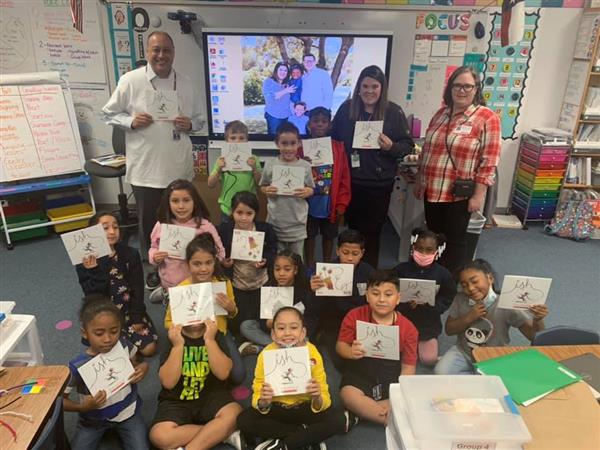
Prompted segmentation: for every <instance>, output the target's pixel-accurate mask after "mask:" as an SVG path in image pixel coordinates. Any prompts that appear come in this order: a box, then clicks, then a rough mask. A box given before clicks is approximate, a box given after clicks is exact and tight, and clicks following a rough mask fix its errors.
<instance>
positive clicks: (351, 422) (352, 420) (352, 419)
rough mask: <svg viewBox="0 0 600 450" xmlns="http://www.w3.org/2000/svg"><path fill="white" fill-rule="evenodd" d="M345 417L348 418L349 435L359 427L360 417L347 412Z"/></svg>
mask: <svg viewBox="0 0 600 450" xmlns="http://www.w3.org/2000/svg"><path fill="white" fill-rule="evenodd" d="M344 416H346V433H348V432H349V431H350V430H351V429H352V428H354V427H355V426H356V425H358V416H357V415H356V414H354V413H353V412H351V411H347V410H346V411H344ZM323 445H324V444H323Z"/></svg>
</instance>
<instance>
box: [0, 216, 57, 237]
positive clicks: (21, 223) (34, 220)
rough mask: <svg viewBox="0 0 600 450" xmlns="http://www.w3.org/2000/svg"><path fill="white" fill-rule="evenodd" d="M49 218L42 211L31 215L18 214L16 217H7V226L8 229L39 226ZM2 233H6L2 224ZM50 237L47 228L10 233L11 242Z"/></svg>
mask: <svg viewBox="0 0 600 450" xmlns="http://www.w3.org/2000/svg"><path fill="white" fill-rule="evenodd" d="M46 222H48V218H47V217H46V216H45V214H44V213H43V212H42V211H37V212H32V213H29V214H18V215H15V216H8V217H6V224H7V226H8V229H9V230H11V229H13V228H19V227H26V226H29V225H37V224H38V223H46ZM0 231H2V233H4V226H3V225H1V224H0ZM43 236H48V228H47V227H39V228H32V229H30V230H23V231H16V232H14V233H10V240H11V241H24V240H26V239H32V238H36V237H43Z"/></svg>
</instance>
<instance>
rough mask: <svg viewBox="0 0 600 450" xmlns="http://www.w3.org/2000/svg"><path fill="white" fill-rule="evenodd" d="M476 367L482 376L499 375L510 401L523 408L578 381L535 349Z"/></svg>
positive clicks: (565, 369) (577, 376)
mask: <svg viewBox="0 0 600 450" xmlns="http://www.w3.org/2000/svg"><path fill="white" fill-rule="evenodd" d="M475 366H476V367H477V370H478V371H479V372H480V373H481V374H483V375H498V376H499V377H500V378H501V379H502V382H503V383H504V385H505V386H506V389H507V390H508V392H509V393H510V396H511V397H512V398H513V400H514V401H516V402H517V403H520V404H522V405H525V406H527V405H529V404H531V403H533V402H534V401H535V400H537V399H538V398H541V397H543V396H544V395H547V394H549V393H551V392H553V391H555V390H557V389H561V388H563V387H565V386H568V385H569V384H572V383H575V382H577V381H579V380H581V377H580V376H579V375H578V374H576V373H575V372H572V371H571V370H569V369H567V368H566V367H565V366H563V365H562V364H559V363H558V362H556V361H554V360H553V359H551V358H549V357H547V356H546V355H544V354H543V353H541V352H539V351H537V350H535V349H527V350H523V351H520V352H516V353H510V354H508V355H505V356H500V357H498V358H494V359H489V360H487V361H482V362H480V363H476V364H475Z"/></svg>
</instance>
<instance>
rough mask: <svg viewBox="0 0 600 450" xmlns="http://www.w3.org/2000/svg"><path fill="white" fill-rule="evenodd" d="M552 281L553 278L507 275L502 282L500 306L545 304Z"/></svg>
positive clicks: (513, 306) (510, 307)
mask: <svg viewBox="0 0 600 450" xmlns="http://www.w3.org/2000/svg"><path fill="white" fill-rule="evenodd" d="M551 283H552V278H537V277H528V276H525V275H506V276H505V277H504V281H503V282H502V291H501V292H500V299H499V300H498V308H504V309H526V308H529V307H530V306H532V305H542V304H545V303H546V298H548V292H549V291H550V284H551Z"/></svg>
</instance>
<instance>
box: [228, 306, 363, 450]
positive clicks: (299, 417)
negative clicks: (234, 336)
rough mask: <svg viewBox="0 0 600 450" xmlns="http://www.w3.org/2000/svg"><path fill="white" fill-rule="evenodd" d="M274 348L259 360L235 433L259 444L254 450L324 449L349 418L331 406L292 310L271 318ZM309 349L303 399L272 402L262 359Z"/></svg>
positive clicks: (313, 351) (318, 360)
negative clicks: (293, 349)
mask: <svg viewBox="0 0 600 450" xmlns="http://www.w3.org/2000/svg"><path fill="white" fill-rule="evenodd" d="M271 337H272V338H273V343H271V344H269V345H268V346H267V347H265V349H264V350H263V351H262V352H261V353H260V354H259V355H258V359H257V361H256V370H255V372H254V382H253V384H252V390H253V395H252V406H251V407H250V408H248V409H246V410H245V411H244V412H242V414H241V415H240V416H239V417H238V427H239V429H240V431H242V432H243V433H244V434H245V435H246V438H247V439H249V440H251V439H253V438H256V437H258V438H262V439H263V440H264V439H266V440H265V441H264V442H262V443H261V444H260V445H258V446H257V447H256V450H267V449H268V450H293V449H298V448H316V449H318V448H325V446H324V445H321V443H322V441H324V440H325V439H327V438H329V437H330V436H333V435H334V434H339V433H345V432H347V431H348V429H349V428H350V423H351V422H353V421H354V420H353V417H350V416H349V415H348V414H345V413H344V412H343V411H342V410H341V409H338V408H334V407H332V405H331V397H330V396H329V387H328V385H327V377H326V375H325V367H324V366H323V358H322V357H321V354H320V353H319V351H318V350H317V348H316V347H315V346H314V345H312V344H311V343H310V342H306V328H305V326H304V318H303V316H302V313H301V312H300V311H298V310H297V309H296V308H294V307H291V306H286V307H283V308H280V309H279V310H278V311H277V312H276V313H275V316H274V317H273V328H272V330H271ZM302 346H307V347H308V354H309V360H310V366H311V367H310V371H311V378H310V380H309V382H308V384H307V385H306V392H305V393H302V394H293V395H289V394H288V395H280V396H275V395H274V390H273V387H272V386H271V385H270V384H269V383H267V382H266V381H265V373H264V372H265V371H264V356H265V353H266V352H268V351H271V350H277V349H280V348H291V347H302Z"/></svg>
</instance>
